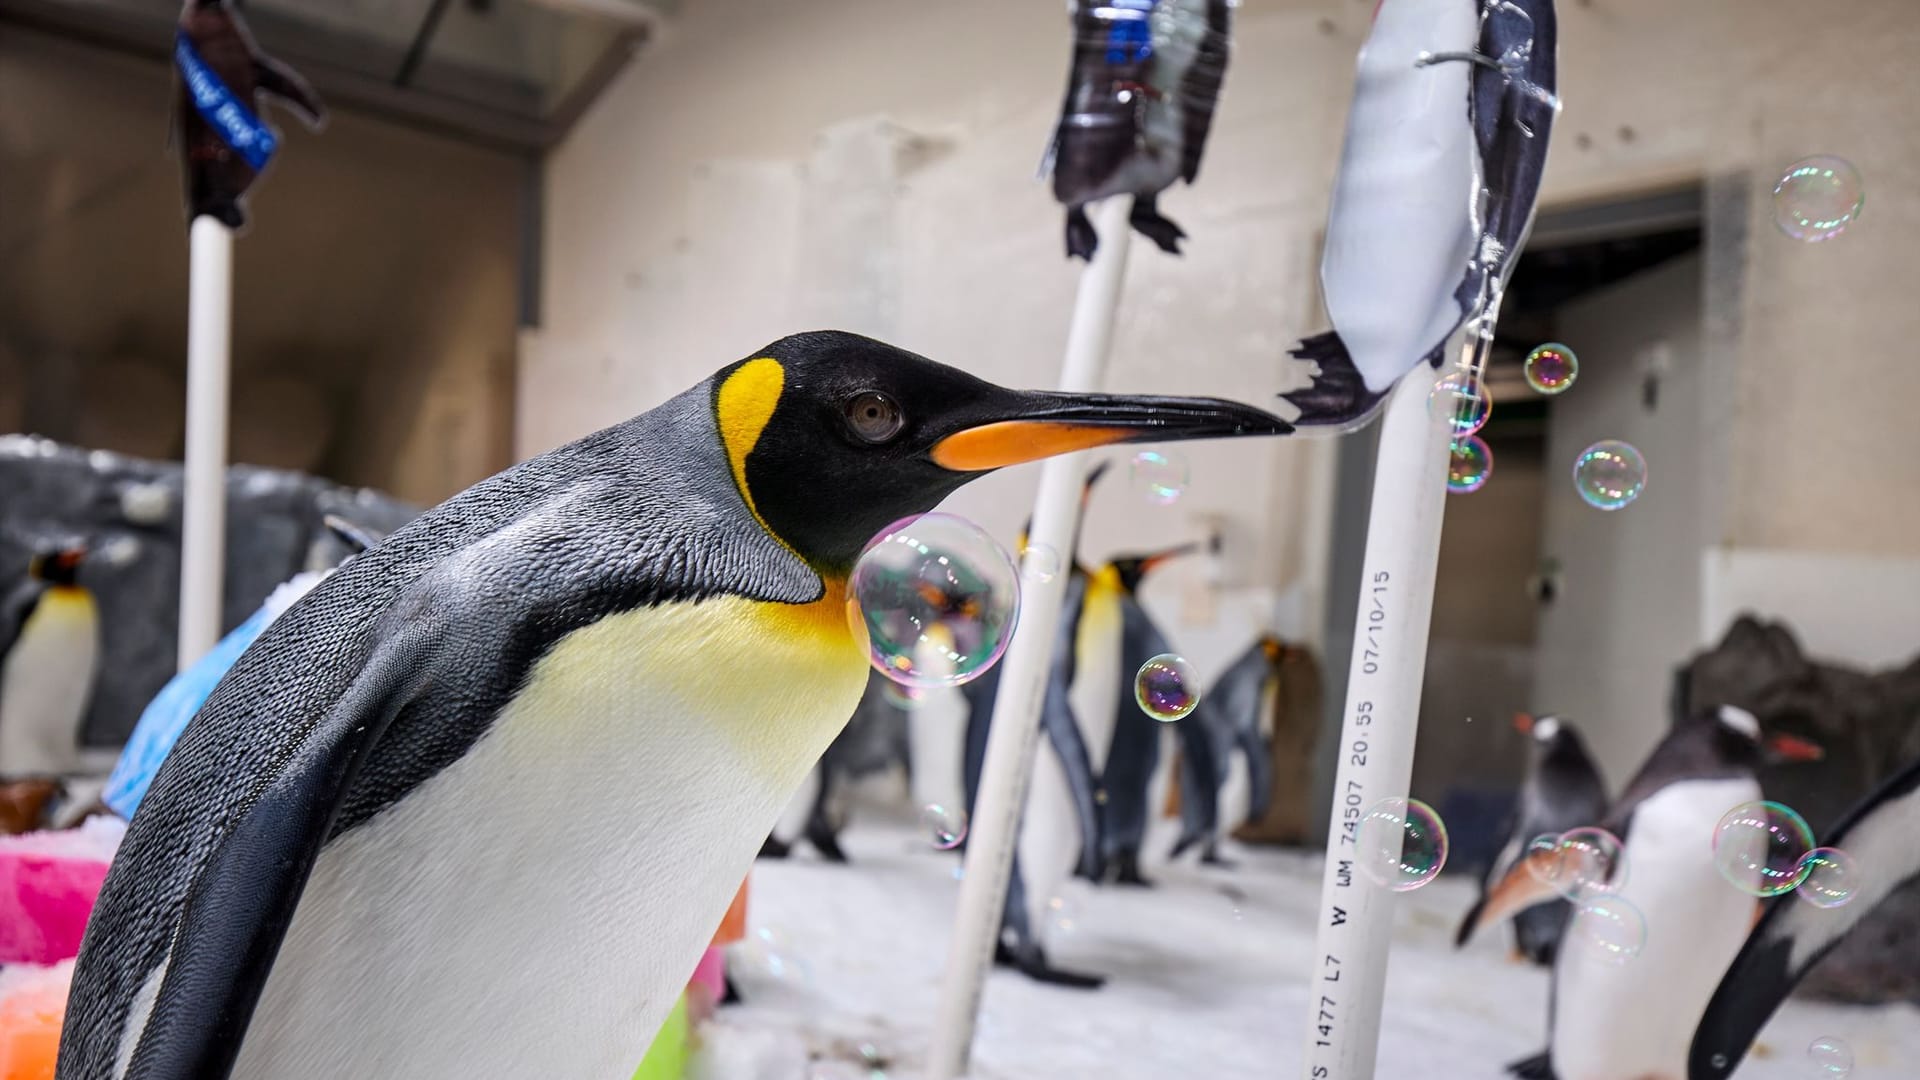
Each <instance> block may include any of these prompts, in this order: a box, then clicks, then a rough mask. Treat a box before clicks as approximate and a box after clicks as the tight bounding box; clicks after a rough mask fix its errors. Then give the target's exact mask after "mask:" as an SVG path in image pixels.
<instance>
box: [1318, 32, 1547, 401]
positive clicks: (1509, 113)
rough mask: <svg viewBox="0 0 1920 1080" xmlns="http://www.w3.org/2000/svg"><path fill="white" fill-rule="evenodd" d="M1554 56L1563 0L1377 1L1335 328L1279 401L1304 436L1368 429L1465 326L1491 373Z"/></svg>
mask: <svg viewBox="0 0 1920 1080" xmlns="http://www.w3.org/2000/svg"><path fill="white" fill-rule="evenodd" d="M1555 49H1556V34H1555V22H1554V12H1553V4H1552V2H1551V0H1484V2H1483V3H1475V2H1472V0H1460V2H1458V3H1404V2H1400V0H1387V2H1385V3H1382V4H1381V5H1379V8H1378V11H1377V13H1376V14H1375V16H1374V24H1373V30H1372V32H1371V33H1370V34H1369V35H1368V37H1367V43H1366V47H1365V48H1364V49H1362V50H1361V53H1360V65H1359V75H1358V79H1357V81H1356V83H1355V87H1354V97H1353V107H1352V109H1351V111H1350V112H1349V113H1348V118H1347V141H1346V146H1345V149H1344V150H1343V151H1342V154H1341V160H1340V172H1339V175H1338V177H1337V178H1336V180H1335V182H1334V189H1333V208H1332V211H1331V213H1330V215H1329V217H1328V220H1327V242H1326V254H1325V256H1324V258H1323V259H1322V260H1321V263H1320V283H1321V287H1322V290H1323V291H1324V293H1325V295H1326V304H1327V315H1328V317H1329V318H1330V319H1332V321H1333V330H1332V331H1331V332H1329V333H1324V334H1319V335H1316V336H1314V337H1310V338H1307V339H1306V340H1304V341H1302V342H1300V344H1299V345H1297V346H1295V347H1294V349H1293V350H1292V355H1293V356H1295V357H1297V358H1300V359H1303V360H1309V361H1312V362H1313V364H1314V365H1316V371H1315V373H1314V375H1313V381H1312V383H1311V384H1310V385H1308V386H1306V387H1304V388H1302V389H1299V390H1293V391H1289V392H1287V393H1285V394H1283V395H1281V396H1282V397H1285V398H1286V399H1287V400H1288V401H1290V402H1292V403H1293V404H1294V405H1296V406H1298V407H1299V409H1300V410H1301V415H1300V418H1299V419H1298V420H1296V421H1294V423H1295V424H1296V425H1300V426H1308V425H1311V426H1318V427H1332V428H1336V429H1348V428H1353V427H1357V426H1359V425H1360V424H1363V423H1365V422H1366V421H1367V420H1368V419H1370V418H1371V417H1372V416H1373V413H1374V411H1375V410H1376V409H1377V408H1378V407H1379V405H1380V403H1381V402H1382V401H1384V400H1385V399H1386V393H1387V390H1388V388H1390V387H1391V386H1393V384H1394V383H1395V382H1397V381H1399V379H1400V377H1401V376H1402V375H1405V374H1406V373H1407V372H1408V371H1409V370H1411V369H1412V368H1413V366H1414V365H1415V364H1417V363H1419V362H1420V361H1421V360H1425V361H1426V362H1428V363H1430V364H1432V365H1433V366H1434V367H1435V368H1439V367H1440V366H1441V364H1442V363H1443V362H1444V361H1445V360H1446V359H1447V358H1448V351H1449V348H1450V343H1451V342H1452V340H1453V336H1454V334H1455V333H1457V332H1458V331H1459V330H1460V328H1461V327H1462V326H1465V327H1467V332H1468V343H1469V349H1468V356H1467V357H1466V358H1465V359H1464V360H1463V361H1462V366H1463V369H1464V370H1465V372H1466V374H1468V375H1470V376H1472V377H1474V378H1482V377H1483V376H1484V373H1483V371H1482V370H1481V369H1482V368H1483V367H1484V364H1485V357H1486V353H1487V350H1488V349H1489V348H1490V346H1491V344H1492V341H1493V325H1494V321H1495V319H1496V318H1497V317H1498V316H1499V312H1500V298H1501V294H1502V293H1503V291H1504V290H1505V288H1506V283H1507V279H1508V277H1510V276H1511V275H1512V273H1513V268H1514V265H1515V263H1516V261H1517V259H1516V256H1517V255H1518V254H1519V252H1520V250H1521V249H1522V248H1523V247H1525V246H1526V242H1527V233H1528V231H1529V230H1530V229H1531V228H1532V227H1533V212H1534V202H1535V200H1536V198H1537V197H1538V195H1539V192H1540V176H1541V173H1542V172H1543V171H1544V169H1545V168H1546V163H1547V143H1548V141H1549V139H1550V136H1551V135H1552V131H1553V121H1554V117H1555V116H1556V114H1557V113H1558V111H1559V108H1560V102H1559V99H1558V98H1557V97H1556V96H1555V86H1556V79H1557V73H1556V65H1555Z"/></svg>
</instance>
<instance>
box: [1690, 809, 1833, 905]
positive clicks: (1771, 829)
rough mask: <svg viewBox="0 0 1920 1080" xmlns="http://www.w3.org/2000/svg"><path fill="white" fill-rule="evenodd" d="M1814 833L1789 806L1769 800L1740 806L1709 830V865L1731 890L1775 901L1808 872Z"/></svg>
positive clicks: (1728, 812) (1804, 819)
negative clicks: (1773, 898)
mask: <svg viewBox="0 0 1920 1080" xmlns="http://www.w3.org/2000/svg"><path fill="white" fill-rule="evenodd" d="M1812 850H1813V830H1812V829H1811V828H1809V827H1808V826H1807V819H1806V818H1803V817H1801V816H1800V815H1799V814H1798V813H1796V812H1795V811H1794V810H1793V808H1792V807H1789V806H1786V805H1785V804H1783V803H1777V802H1772V801H1761V802H1750V803H1742V804H1740V805H1739V806H1736V807H1734V808H1733V809H1731V810H1729V811H1727V812H1726V815H1725V816H1723V817H1722V818H1721V819H1720V824H1719V825H1717V826H1715V827H1714V830H1713V861H1714V865H1716V866H1718V867H1719V868H1720V873H1721V875H1722V876H1724V877H1725V878H1726V879H1727V880H1728V881H1730V882H1732V883H1733V884H1734V887H1735V888H1738V889H1740V890H1741V891H1743V892H1749V893H1752V894H1753V895H1755V896H1779V895H1780V894H1781V893H1784V892H1790V891H1792V890H1793V889H1794V888H1795V887H1797V886H1798V885H1799V884H1800V882H1801V881H1802V879H1804V878H1805V877H1806V876H1807V874H1808V872H1809V871H1810V870H1811V869H1812V868H1811V867H1809V866H1808V865H1807V863H1806V857H1807V853H1808V852H1809V851H1812Z"/></svg>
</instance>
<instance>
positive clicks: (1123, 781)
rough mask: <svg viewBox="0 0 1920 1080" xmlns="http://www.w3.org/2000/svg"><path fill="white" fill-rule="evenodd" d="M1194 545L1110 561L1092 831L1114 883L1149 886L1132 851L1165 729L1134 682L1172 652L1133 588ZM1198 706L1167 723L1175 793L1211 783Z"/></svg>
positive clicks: (1209, 746) (1215, 780)
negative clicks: (1103, 715)
mask: <svg viewBox="0 0 1920 1080" xmlns="http://www.w3.org/2000/svg"><path fill="white" fill-rule="evenodd" d="M1199 549H1200V545H1199V544H1181V545H1179V546H1177V547H1172V548H1168V549H1166V550H1164V551H1159V552H1155V553H1153V554H1151V555H1129V556H1123V557H1121V558H1117V559H1114V560H1113V562H1112V564H1111V565H1112V567H1113V571H1114V573H1115V575H1116V577H1117V579H1118V581H1119V585H1120V619H1121V628H1120V664H1119V671H1118V677H1119V680H1120V683H1121V686H1120V692H1119V694H1118V695H1117V696H1118V698H1119V700H1118V702H1117V704H1116V706H1115V709H1114V721H1113V740H1112V744H1111V747H1110V749H1109V750H1108V751H1107V756H1106V764H1105V766H1104V767H1103V768H1102V769H1101V770H1100V790H1101V792H1102V794H1104V795H1105V796H1106V799H1105V801H1104V802H1102V804H1101V809H1102V810H1103V811H1104V817H1103V819H1102V821H1101V826H1100V835H1101V840H1102V842H1103V843H1104V844H1105V845H1106V862H1107V866H1108V867H1109V869H1110V870H1111V872H1112V875H1113V879H1114V880H1115V881H1116V882H1118V883H1119V884H1121V885H1134V886H1141V887H1145V886H1149V885H1151V884H1152V882H1150V881H1148V880H1147V879H1146V878H1145V877H1144V876H1142V875H1141V873H1140V849H1141V847H1142V846H1143V845H1144V844H1145V843H1146V838H1147V823H1148V822H1149V821H1150V820H1152V817H1153V808H1152V807H1153V802H1154V799H1153V792H1154V788H1155V785H1154V773H1155V771H1156V769H1158V767H1159V765H1160V761H1161V753H1160V741H1161V739H1162V738H1163V737H1164V735H1165V733H1166V728H1167V727H1168V725H1167V724H1165V723H1163V722H1161V721H1159V720H1155V719H1154V718H1153V717H1151V716H1148V715H1147V714H1146V712H1145V711H1144V710H1142V709H1141V708H1140V704H1139V701H1138V700H1137V699H1136V697H1135V695H1134V688H1133V687H1134V679H1135V678H1136V677H1137V676H1138V674H1139V672H1140V668H1141V667H1142V666H1143V665H1144V664H1146V662H1147V661H1148V660H1151V659H1153V658H1154V657H1156V656H1159V655H1160V654H1162V653H1169V652H1172V651H1173V646H1171V645H1169V644H1168V643H1167V638H1166V635H1165V634H1163V633H1161V632H1160V628H1159V626H1157V625H1155V623H1154V621H1153V617H1152V616H1150V615H1148V614H1147V609H1146V608H1145V607H1143V606H1141V604H1140V599H1139V595H1138V594H1139V589H1140V585H1141V583H1142V582H1143V581H1145V580H1146V577H1147V575H1148V574H1150V573H1152V572H1153V571H1154V570H1156V569H1158V568H1159V567H1161V566H1164V565H1166V563H1167V562H1169V561H1171V560H1173V559H1176V558H1179V557H1180V556H1182V555H1187V554H1190V553H1192V552H1194V551H1197V550H1199ZM1196 689H1198V688H1197V687H1196ZM1206 707H1207V703H1206V701H1205V699H1202V700H1201V702H1200V704H1199V705H1198V706H1197V707H1196V708H1195V709H1194V711H1193V712H1192V713H1189V714H1187V716H1186V717H1185V718H1184V719H1182V720H1180V721H1179V722H1177V723H1175V724H1173V725H1172V727H1173V729H1174V732H1175V734H1176V735H1177V736H1178V738H1179V740H1180V790H1182V791H1210V790H1213V789H1215V788H1217V787H1218V786H1219V769H1218V767H1217V764H1216V763H1215V761H1214V754H1213V743H1212V741H1211V740H1210V739H1209V737H1208V735H1207V723H1208V722H1207V721H1206V720H1205V719H1204V718H1201V719H1199V720H1198V721H1196V720H1195V717H1196V716H1197V714H1198V713H1199V711H1200V710H1201V709H1204V708H1206ZM1214 824H1215V823H1214V822H1213V821H1212V820H1208V821H1206V822H1204V824H1203V827H1204V828H1205V829H1207V830H1209V831H1210V830H1212V828H1213V827H1214Z"/></svg>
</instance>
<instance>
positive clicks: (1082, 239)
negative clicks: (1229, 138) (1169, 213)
mask: <svg viewBox="0 0 1920 1080" xmlns="http://www.w3.org/2000/svg"><path fill="white" fill-rule="evenodd" d="M1230 8H1231V4H1230V3H1229V0H1104V2H1097V3H1096V2H1093V0H1081V2H1079V3H1076V4H1075V5H1074V11H1073V31H1074V33H1073V70H1072V71H1071V72H1070V73H1069V74H1068V76H1067V97H1066V102H1065V104H1064V105H1062V107H1061V109H1060V124H1059V126H1058V127H1057V128H1055V130H1054V135H1053V145H1052V146H1051V147H1050V148H1049V150H1048V162H1049V164H1050V165H1051V167H1052V169H1053V194H1054V197H1055V198H1057V199H1059V200H1060V201H1061V202H1062V203H1063V204H1065V205H1066V207H1067V254H1068V255H1073V256H1078V257H1080V258H1082V259H1090V258H1092V257H1093V252H1094V249H1095V248H1097V247H1098V246H1099V242H1100V238H1099V237H1098V236H1097V235H1095V233H1094V229H1093V222H1091V221H1089V220H1088V219H1087V210H1086V205H1087V204H1088V203H1090V202H1093V201H1095V200H1097V199H1104V198H1107V197H1109V196H1114V195H1132V196H1133V213H1132V216H1131V218H1130V220H1131V223H1132V225H1133V227H1134V228H1135V229H1136V230H1138V231H1139V232H1140V233H1141V234H1142V235H1144V236H1146V237H1147V239H1149V240H1152V241H1153V242H1154V243H1155V244H1158V245H1159V246H1160V249H1161V250H1162V251H1166V252H1169V253H1172V254H1175V255H1178V254H1179V253H1180V241H1182V240H1184V239H1186V236H1187V234H1186V233H1185V232H1183V231H1182V230H1181V228H1180V226H1178V225H1175V224H1174V223H1173V222H1172V221H1169V220H1168V219H1166V218H1165V217H1162V216H1161V214H1160V211H1159V209H1158V207H1157V206H1156V205H1155V201H1156V199H1157V198H1158V197H1159V195H1160V192H1162V191H1164V190H1166V189H1167V188H1168V187H1170V186H1172V184H1173V182H1174V181H1175V180H1185V181H1186V182H1187V183H1189V184H1191V183H1193V180H1194V177H1195V176H1198V175H1199V173H1200V153H1201V151H1202V150H1204V149H1205V148H1206V144H1207V130H1208V129H1209V128H1210V127H1212V125H1213V110H1214V106H1215V105H1216V104H1218V102H1219V100H1220V83H1221V80H1222V79H1224V78H1225V77H1226V73H1227V52H1228V41H1229V35H1230V33H1231V28H1230V19H1231V14H1230ZM1043 171H1044V169H1043Z"/></svg>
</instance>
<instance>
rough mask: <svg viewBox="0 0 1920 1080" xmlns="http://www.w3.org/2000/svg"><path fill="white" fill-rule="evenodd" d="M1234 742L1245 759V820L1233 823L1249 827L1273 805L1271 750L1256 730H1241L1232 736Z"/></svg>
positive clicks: (1263, 737)
mask: <svg viewBox="0 0 1920 1080" xmlns="http://www.w3.org/2000/svg"><path fill="white" fill-rule="evenodd" d="M1234 741H1235V742H1237V743H1239V744H1240V752H1241V753H1242V754H1244V755H1246V758H1247V787H1248V789H1249V790H1248V794H1247V820H1246V821H1245V822H1238V821H1236V822H1234V825H1235V826H1236V827H1237V826H1239V825H1242V824H1247V825H1251V824H1253V823H1254V822H1256V821H1259V820H1260V819H1262V818H1264V817H1266V816H1267V810H1268V809H1269V808H1271V807H1272V805H1273V749H1272V748H1271V747H1269V746H1268V745H1267V740H1266V737H1265V736H1263V735H1261V734H1260V732H1259V731H1258V730H1257V729H1254V728H1241V729H1240V730H1239V732H1238V733H1236V734H1235V735H1234Z"/></svg>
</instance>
